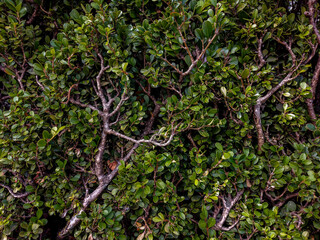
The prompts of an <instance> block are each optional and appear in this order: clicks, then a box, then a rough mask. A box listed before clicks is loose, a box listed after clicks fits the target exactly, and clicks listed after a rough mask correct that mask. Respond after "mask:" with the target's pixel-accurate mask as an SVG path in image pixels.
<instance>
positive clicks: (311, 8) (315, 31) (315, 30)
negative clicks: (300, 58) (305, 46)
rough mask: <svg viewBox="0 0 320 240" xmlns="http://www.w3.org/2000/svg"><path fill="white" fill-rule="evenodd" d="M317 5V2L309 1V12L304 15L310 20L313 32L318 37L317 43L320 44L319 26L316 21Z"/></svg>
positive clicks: (315, 0) (314, 0)
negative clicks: (315, 9)
mask: <svg viewBox="0 0 320 240" xmlns="http://www.w3.org/2000/svg"><path fill="white" fill-rule="evenodd" d="M316 3H317V0H309V1H308V8H309V11H305V12H304V14H305V15H306V16H307V17H308V18H309V19H310V23H311V25H312V28H313V31H314V33H315V35H316V37H317V41H318V43H319V44H320V32H319V30H318V28H317V24H316V22H315V21H314V5H315V4H316Z"/></svg>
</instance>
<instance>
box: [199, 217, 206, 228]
mask: <svg viewBox="0 0 320 240" xmlns="http://www.w3.org/2000/svg"><path fill="white" fill-rule="evenodd" d="M198 225H199V228H200V229H201V230H202V231H205V230H207V223H206V221H205V220H203V219H201V220H200V221H199V223H198Z"/></svg>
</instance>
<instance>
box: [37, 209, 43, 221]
mask: <svg viewBox="0 0 320 240" xmlns="http://www.w3.org/2000/svg"><path fill="white" fill-rule="evenodd" d="M42 214H43V211H42V210H41V209H38V210H37V213H36V215H37V218H38V219H40V218H41V217H42Z"/></svg>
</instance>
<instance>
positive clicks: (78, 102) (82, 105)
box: [70, 98, 103, 116]
mask: <svg viewBox="0 0 320 240" xmlns="http://www.w3.org/2000/svg"><path fill="white" fill-rule="evenodd" d="M70 102H71V103H73V104H75V105H78V106H80V107H83V108H90V109H91V110H93V111H98V114H99V115H100V116H102V115H103V113H102V112H101V111H100V110H99V109H98V108H96V107H94V106H92V105H90V104H84V103H81V102H80V101H79V100H75V99H73V98H70Z"/></svg>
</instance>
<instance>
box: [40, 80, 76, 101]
mask: <svg viewBox="0 0 320 240" xmlns="http://www.w3.org/2000/svg"><path fill="white" fill-rule="evenodd" d="M36 82H37V84H38V85H39V87H40V88H41V89H42V91H45V88H44V86H43V85H42V84H41V82H39V77H38V75H36ZM68 96H69V97H70V93H69V94H68Z"/></svg>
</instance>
